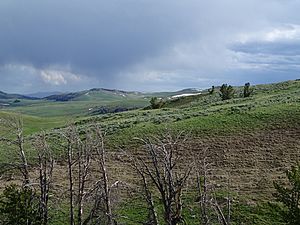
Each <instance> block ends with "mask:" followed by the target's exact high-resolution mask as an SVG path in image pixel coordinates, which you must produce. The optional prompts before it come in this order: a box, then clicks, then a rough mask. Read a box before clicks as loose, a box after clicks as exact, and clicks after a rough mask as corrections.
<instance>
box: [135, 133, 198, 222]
mask: <svg viewBox="0 0 300 225" xmlns="http://www.w3.org/2000/svg"><path fill="white" fill-rule="evenodd" d="M139 140H140V141H141V142H142V143H143V144H144V146H145V150H146V155H145V158H144V159H142V158H141V157H140V158H139V160H140V163H141V164H142V165H143V170H141V173H143V174H144V176H147V177H149V179H150V180H151V181H152V182H153V184H154V186H155V187H156V189H157V191H158V192H159V193H160V197H161V200H162V203H163V208H164V220H165V223H166V224H167V225H176V224H179V223H182V222H184V218H183V215H182V190H183V188H184V187H185V184H186V181H187V179H188V177H189V175H190V173H191V170H192V167H193V166H192V165H188V166H186V168H185V169H184V170H182V169H181V168H180V169H179V168H178V164H179V162H180V160H181V158H180V154H179V153H180V147H182V144H183V142H184V139H182V135H178V136H176V137H173V136H172V135H170V134H167V135H165V136H164V137H163V138H162V139H159V138H154V141H155V143H154V142H153V141H152V140H151V139H150V138H146V139H139ZM181 171H183V172H181Z"/></svg>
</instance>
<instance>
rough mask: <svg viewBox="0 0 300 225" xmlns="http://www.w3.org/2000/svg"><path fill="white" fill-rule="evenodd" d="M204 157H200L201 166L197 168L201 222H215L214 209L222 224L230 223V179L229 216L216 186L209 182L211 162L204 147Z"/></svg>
mask: <svg viewBox="0 0 300 225" xmlns="http://www.w3.org/2000/svg"><path fill="white" fill-rule="evenodd" d="M201 157H202V159H199V158H198V163H199V164H200V167H198V168H197V189H198V195H199V197H198V200H199V207H200V213H201V215H200V218H201V223H202V224H204V225H210V224H213V222H212V215H211V212H212V211H214V212H215V215H216V217H217V220H218V223H219V224H221V225H229V224H230V210H231V209H230V204H231V201H230V195H229V179H228V186H227V187H228V189H227V200H226V203H227V217H226V216H225V214H224V210H223V209H222V207H221V206H220V204H219V203H218V201H217V198H216V191H215V189H214V186H213V185H212V184H210V183H209V177H208V174H209V173H210V172H211V169H210V166H211V164H210V163H209V162H208V154H207V149H204V151H203V152H202V155H201Z"/></svg>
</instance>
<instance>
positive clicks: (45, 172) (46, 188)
mask: <svg viewBox="0 0 300 225" xmlns="http://www.w3.org/2000/svg"><path fill="white" fill-rule="evenodd" d="M34 147H35V149H36V150H37V152H38V163H39V187H40V201H39V211H40V217H41V219H42V222H41V223H42V224H43V225H47V224H48V219H49V218H48V202H49V193H50V187H51V183H52V174H53V168H54V158H53V154H52V151H51V148H50V147H49V145H48V143H47V141H46V134H45V132H42V133H41V134H40V135H38V136H37V137H36V138H35V141H34Z"/></svg>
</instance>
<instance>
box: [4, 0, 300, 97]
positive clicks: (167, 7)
mask: <svg viewBox="0 0 300 225" xmlns="http://www.w3.org/2000/svg"><path fill="white" fill-rule="evenodd" d="M299 12H300V1H299V0H263V1H262V0H43V1H41V0H26V1H20V0H1V1H0V78H1V80H0V90H2V91H6V92H18V93H32V92H39V91H75V90H82V89H87V88H93V87H106V88H117V89H124V90H137V91H160V90H175V89H182V88H187V87H195V88H204V87H209V86H211V85H219V84H222V83H230V84H234V85H236V84H244V83H245V82H251V83H253V84H257V83H271V82H277V81H283V80H289V79H297V78H300V76H299V74H300V13H299Z"/></svg>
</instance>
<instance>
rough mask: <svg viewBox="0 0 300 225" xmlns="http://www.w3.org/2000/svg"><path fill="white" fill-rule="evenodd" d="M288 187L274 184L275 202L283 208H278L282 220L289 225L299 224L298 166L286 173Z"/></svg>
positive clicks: (299, 172)
mask: <svg viewBox="0 0 300 225" xmlns="http://www.w3.org/2000/svg"><path fill="white" fill-rule="evenodd" d="M286 176H287V179H288V181H289V186H288V187H285V186H283V185H281V184H280V183H278V182H274V187H275V189H276V191H277V192H276V193H275V194H274V196H275V198H276V200H277V201H279V202H281V203H282V204H283V208H278V210H279V211H280V214H281V215H282V217H283V219H284V221H285V222H287V224H289V225H299V224H300V208H299V204H300V164H298V165H297V166H293V167H292V169H291V170H288V171H287V172H286Z"/></svg>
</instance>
